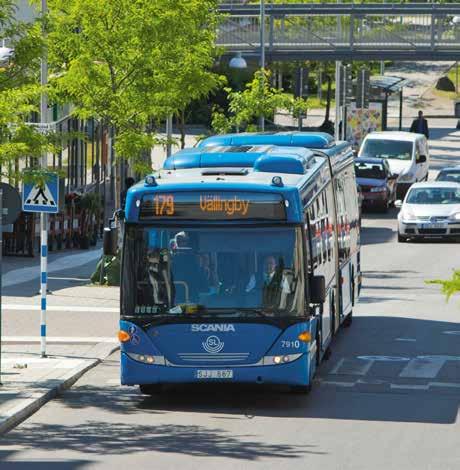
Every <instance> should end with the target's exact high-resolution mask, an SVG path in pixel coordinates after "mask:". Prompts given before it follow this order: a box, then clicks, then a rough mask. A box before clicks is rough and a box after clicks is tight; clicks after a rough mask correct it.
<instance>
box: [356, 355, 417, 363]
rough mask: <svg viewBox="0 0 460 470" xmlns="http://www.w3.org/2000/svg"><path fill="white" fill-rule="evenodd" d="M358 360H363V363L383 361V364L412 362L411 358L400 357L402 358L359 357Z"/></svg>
mask: <svg viewBox="0 0 460 470" xmlns="http://www.w3.org/2000/svg"><path fill="white" fill-rule="evenodd" d="M357 359H361V360H363V361H381V362H406V361H410V357H400V356H357Z"/></svg>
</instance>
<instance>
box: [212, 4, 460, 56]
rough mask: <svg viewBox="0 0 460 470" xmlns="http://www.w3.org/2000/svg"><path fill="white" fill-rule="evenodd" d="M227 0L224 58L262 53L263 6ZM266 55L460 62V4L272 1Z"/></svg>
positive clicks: (222, 28)
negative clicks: (261, 16) (261, 24)
mask: <svg viewBox="0 0 460 470" xmlns="http://www.w3.org/2000/svg"><path fill="white" fill-rule="evenodd" d="M247 3H248V2H244V1H239V2H238V1H233V2H229V3H225V2H224V3H222V4H221V5H220V11H221V12H222V13H224V14H225V15H224V20H223V22H222V23H221V25H220V27H219V32H218V40H217V44H218V46H220V47H222V48H223V49H224V56H225V55H226V56H230V55H234V54H235V53H236V52H242V53H243V55H244V57H246V58H251V57H254V58H257V57H259V56H260V16H259V13H260V11H259V10H260V6H259V3H254V4H247ZM264 32H265V41H264V42H265V53H266V56H267V58H268V59H271V60H277V61H282V60H352V59H353V60H384V59H388V60H458V59H459V58H460V3H446V4H433V3H403V4H401V3H397V4H396V3H394V4H393V3H371V4H369V3H368V4H353V3H344V4H337V3H333V4H327V3H308V4H305V3H303V4H292V3H291V4H270V3H269V2H268V1H266V6H265V29H264Z"/></svg>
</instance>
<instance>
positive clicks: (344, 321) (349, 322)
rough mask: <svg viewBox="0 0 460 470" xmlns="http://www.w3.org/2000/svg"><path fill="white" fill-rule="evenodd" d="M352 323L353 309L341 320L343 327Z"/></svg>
mask: <svg viewBox="0 0 460 470" xmlns="http://www.w3.org/2000/svg"><path fill="white" fill-rule="evenodd" d="M352 323H353V310H352V311H351V312H350V313H349V314H348V315H347V316H346V317H345V319H344V320H343V326H344V328H349V327H350V326H351V324H352Z"/></svg>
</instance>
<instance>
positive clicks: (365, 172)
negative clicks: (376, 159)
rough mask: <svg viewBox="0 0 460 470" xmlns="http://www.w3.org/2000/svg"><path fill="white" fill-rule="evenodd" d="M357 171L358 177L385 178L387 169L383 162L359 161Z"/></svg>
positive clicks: (356, 166)
mask: <svg viewBox="0 0 460 470" xmlns="http://www.w3.org/2000/svg"><path fill="white" fill-rule="evenodd" d="M355 171H356V176H357V177H358V178H374V179H384V178H385V169H384V168H383V165H382V164H381V163H368V162H359V163H358V162H357V163H355Z"/></svg>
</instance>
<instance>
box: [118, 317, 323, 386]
mask: <svg viewBox="0 0 460 470" xmlns="http://www.w3.org/2000/svg"><path fill="white" fill-rule="evenodd" d="M192 325H197V328H195V329H196V330H197V331H194V329H193V327H192ZM200 325H202V324H198V323H196V322H192V323H173V324H164V325H159V326H153V327H148V328H147V329H146V330H144V329H143V328H141V327H139V326H137V325H134V324H133V323H131V322H128V321H123V320H122V321H121V322H120V328H121V330H123V331H126V332H128V333H129V334H130V336H131V340H130V341H128V342H126V343H122V344H121V383H122V384H125V385H138V384H149V383H174V382H175V383H178V382H202V381H203V379H198V378H197V377H196V371H197V370H198V369H206V370H212V369H231V370H232V371H233V374H234V377H233V379H232V382H253V383H254V382H260V381H261V380H262V381H263V382H266V383H279V384H281V383H284V384H292V385H307V384H308V382H309V377H310V376H312V375H313V373H314V370H313V371H311V370H310V368H313V369H314V368H315V367H316V363H315V356H314V351H312V348H311V344H313V343H304V342H302V341H299V340H298V335H299V334H300V333H302V332H305V331H309V332H310V334H311V335H312V337H313V338H314V337H315V335H316V325H317V321H316V318H312V319H311V320H309V321H306V322H301V323H297V324H295V325H292V326H290V327H288V328H286V329H285V330H281V329H280V328H278V327H277V326H274V325H271V324H260V323H225V324H224V326H225V325H227V326H228V325H230V326H231V327H228V331H218V332H216V331H200V330H199V326H200ZM205 325H206V327H207V326H208V325H209V324H208V323H206V324H205ZM211 325H213V323H211ZM217 325H219V324H217ZM209 338H214V339H215V338H217V340H216V341H218V344H219V345H220V347H221V349H220V351H219V352H215V353H212V352H211V353H208V352H207V350H206V346H207V345H208V344H209V343H210V342H211V344H214V343H213V340H211V341H210V339H209ZM129 353H134V354H144V355H152V356H164V358H165V364H166V365H150V364H145V363H142V362H138V361H136V360H134V359H132V358H131V357H129ZM288 354H295V355H298V354H301V355H300V357H299V358H297V359H296V360H294V361H293V362H289V363H287V364H283V363H281V364H273V365H272V364H270V365H261V363H262V362H263V358H264V356H270V357H271V356H284V355H288ZM210 380H212V381H216V380H218V379H210ZM222 380H223V381H228V379H222Z"/></svg>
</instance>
